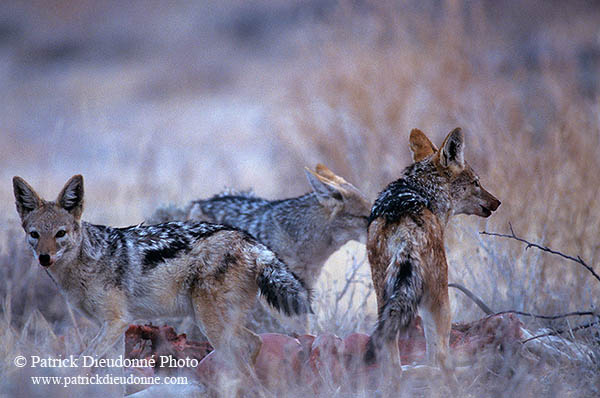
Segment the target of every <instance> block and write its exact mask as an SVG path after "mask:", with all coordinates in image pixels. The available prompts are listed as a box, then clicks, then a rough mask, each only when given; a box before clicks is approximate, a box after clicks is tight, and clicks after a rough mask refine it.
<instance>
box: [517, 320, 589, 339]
mask: <svg viewBox="0 0 600 398" xmlns="http://www.w3.org/2000/svg"><path fill="white" fill-rule="evenodd" d="M598 324H600V321H594V322H590V323H585V324H583V325H579V326H577V327H574V328H572V329H557V330H553V331H552V332H548V333H544V334H539V335H537V336H533V337H530V338H528V339H526V340H523V341H522V342H521V343H522V344H525V343H527V342H529V341H531V340H535V339H539V338H542V337H548V336H556V335H557V334H563V333H565V332H568V331H571V332H577V331H579V330H582V329H587V328H591V327H592V326H596V325H598Z"/></svg>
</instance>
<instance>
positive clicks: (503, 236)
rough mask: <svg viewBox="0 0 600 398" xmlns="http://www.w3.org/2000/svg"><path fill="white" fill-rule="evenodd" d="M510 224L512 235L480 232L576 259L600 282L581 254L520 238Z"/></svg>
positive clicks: (568, 258) (599, 276) (572, 259)
mask: <svg viewBox="0 0 600 398" xmlns="http://www.w3.org/2000/svg"><path fill="white" fill-rule="evenodd" d="M508 226H509V227H510V233H511V234H510V235H508V234H499V233H496V232H487V231H481V232H479V233H480V234H481V235H489V236H498V237H501V238H509V239H514V240H517V241H519V242H523V243H526V244H527V246H526V247H525V250H527V249H529V248H530V247H535V248H537V249H540V250H542V251H545V252H548V253H551V254H556V255H557V256H561V257H562V258H566V259H567V260H571V261H574V262H576V263H577V264H580V265H582V266H584V267H585V269H587V270H588V271H589V272H591V274H592V275H593V276H594V278H596V279H597V280H598V281H599V282H600V275H598V274H597V273H596V272H595V271H594V269H593V268H592V267H591V266H589V265H588V264H586V262H585V261H583V259H582V258H581V257H579V256H577V257H573V256H569V255H567V254H564V253H561V252H559V251H556V250H552V249H550V248H549V247H546V246H541V245H539V244H537V243H532V242H529V241H528V240H526V239H523V238H520V237H518V236H517V235H516V234H515V231H514V230H513V227H512V224H511V223H508Z"/></svg>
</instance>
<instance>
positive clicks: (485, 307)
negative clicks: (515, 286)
mask: <svg viewBox="0 0 600 398" xmlns="http://www.w3.org/2000/svg"><path fill="white" fill-rule="evenodd" d="M448 287H453V288H455V289H458V290H460V291H461V292H463V293H464V294H465V295H466V296H467V297H468V298H470V299H471V300H473V302H474V303H475V304H477V306H478V307H479V308H480V309H481V310H482V311H483V312H485V314H486V315H489V316H496V315H504V314H515V315H522V316H530V317H532V318H539V319H550V320H553V319H561V318H567V317H570V316H599V315H598V313H597V312H594V311H575V312H568V313H566V314H559V315H539V314H533V313H531V312H523V311H516V310H507V311H500V312H494V311H492V310H491V309H490V307H489V306H488V305H487V304H485V303H484V302H483V300H482V299H481V298H479V297H478V296H477V295H476V294H475V293H473V292H472V291H470V290H469V289H467V288H466V287H464V286H463V285H461V284H459V283H448Z"/></svg>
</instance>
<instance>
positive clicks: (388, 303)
mask: <svg viewBox="0 0 600 398" xmlns="http://www.w3.org/2000/svg"><path fill="white" fill-rule="evenodd" d="M388 273H389V274H388V275H389V276H388V277H387V278H386V280H387V283H386V286H385V290H384V292H383V301H384V304H383V306H382V307H380V308H379V314H378V319H377V326H376V327H375V331H374V332H373V334H372V335H371V337H370V338H369V341H368V343H367V350H366V352H365V356H364V360H365V363H366V364H373V363H375V362H376V360H377V358H376V357H377V352H378V351H379V350H380V349H381V347H382V346H383V343H384V342H386V341H389V340H395V339H396V338H397V336H398V332H399V331H400V330H406V329H407V328H408V327H409V326H410V324H411V323H412V321H413V320H414V319H415V317H416V316H417V307H418V305H419V302H420V301H421V297H422V296H423V279H422V276H421V273H420V272H419V269H418V267H416V266H415V265H414V260H413V261H411V260H409V259H406V260H404V261H402V262H399V263H395V264H394V266H393V267H390V268H389V270H388Z"/></svg>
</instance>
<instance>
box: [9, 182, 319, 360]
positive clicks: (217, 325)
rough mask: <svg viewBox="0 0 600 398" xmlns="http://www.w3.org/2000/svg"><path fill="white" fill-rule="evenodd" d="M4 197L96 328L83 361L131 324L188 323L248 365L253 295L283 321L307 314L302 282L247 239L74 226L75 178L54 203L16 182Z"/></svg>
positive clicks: (189, 229) (185, 227)
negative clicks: (10, 198)
mask: <svg viewBox="0 0 600 398" xmlns="http://www.w3.org/2000/svg"><path fill="white" fill-rule="evenodd" d="M13 188H14V194H15V199H16V205H17V211H18V213H19V216H20V217H21V221H22V226H23V229H24V230H25V233H26V234H27V241H28V243H29V245H30V246H31V248H32V250H33V252H34V255H35V256H36V258H37V259H38V261H39V263H40V265H41V266H42V267H44V269H45V270H46V271H47V272H48V273H49V275H50V277H51V278H52V279H53V280H54V281H55V282H56V284H57V285H58V286H59V288H60V289H61V290H62V291H63V293H64V294H65V295H66V298H67V299H68V300H69V302H71V303H72V304H73V305H74V306H75V307H76V308H78V309H79V310H81V311H82V312H83V313H84V314H85V315H87V316H88V317H90V318H92V319H95V320H96V321H98V322H99V323H100V325H101V328H100V332H99V333H98V334H97V335H96V337H95V338H94V339H93V340H92V342H91V343H90V345H89V346H88V347H87V349H86V350H85V351H84V353H85V354H94V353H95V354H97V355H103V353H105V352H106V351H107V350H108V348H110V346H111V345H112V344H114V342H115V341H116V340H117V339H118V338H119V337H120V336H121V335H122V334H123V332H124V331H125V329H126V328H127V326H128V324H129V323H130V322H132V321H134V320H137V319H147V318H154V317H162V316H182V315H193V316H194V317H195V319H196V320H197V321H199V322H200V323H201V325H202V326H203V329H204V332H205V334H206V336H207V337H208V339H209V341H210V343H211V344H212V345H213V347H215V349H216V350H223V351H225V352H227V353H230V354H232V355H234V356H236V357H239V358H240V359H241V360H242V361H244V363H253V361H254V360H255V358H256V355H257V354H258V351H259V349H260V346H261V340H260V338H259V337H258V336H257V335H256V334H254V333H252V332H250V331H249V330H247V329H246V328H244V326H243V323H244V321H245V315H246V312H248V310H249V309H250V308H251V307H252V303H253V302H254V301H255V299H256V294H257V291H260V293H262V295H263V296H264V297H265V298H266V300H267V302H268V303H269V304H271V305H272V306H273V307H275V308H277V309H279V310H281V311H282V312H284V313H286V314H288V315H290V314H302V313H306V312H308V311H310V297H309V294H308V291H307V289H306V288H305V286H304V284H303V282H302V281H301V280H300V279H299V278H298V277H296V276H295V275H294V274H293V273H292V272H291V271H289V270H288V268H287V266H286V265H285V264H284V263H283V262H281V261H280V260H279V259H278V258H277V256H276V255H275V254H274V253H273V252H272V251H271V250H269V249H268V248H267V247H266V246H264V245H263V244H261V243H258V242H257V241H256V240H255V239H254V238H253V237H251V236H250V235H249V234H247V233H246V232H243V231H241V230H238V229H236V228H233V227H230V226H224V225H217V224H209V223H193V222H170V223H164V224H158V225H149V226H145V225H138V226H131V227H126V228H113V227H108V226H103V225H94V224H90V223H87V222H84V221H80V219H81V214H82V212H83V177H82V176H80V175H76V176H73V177H72V178H71V179H70V180H69V181H68V182H67V183H66V185H65V186H64V188H63V189H62V191H61V192H60V194H59V195H58V198H57V200H56V201H45V200H43V199H41V198H40V196H38V194H37V193H36V192H35V191H34V190H33V188H31V186H30V185H29V184H27V182H25V180H23V179H22V178H20V177H14V178H13Z"/></svg>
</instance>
